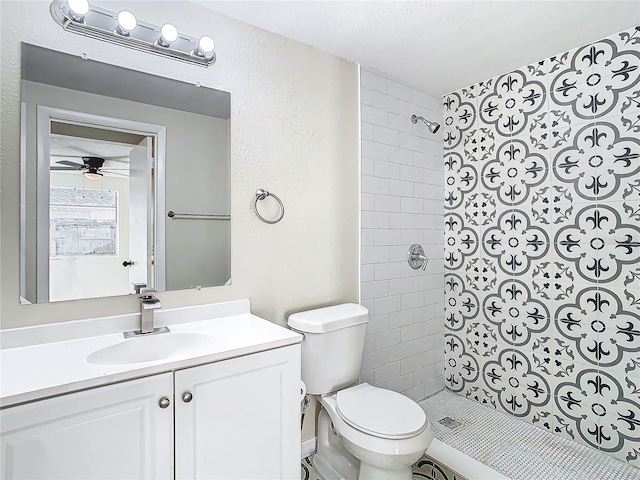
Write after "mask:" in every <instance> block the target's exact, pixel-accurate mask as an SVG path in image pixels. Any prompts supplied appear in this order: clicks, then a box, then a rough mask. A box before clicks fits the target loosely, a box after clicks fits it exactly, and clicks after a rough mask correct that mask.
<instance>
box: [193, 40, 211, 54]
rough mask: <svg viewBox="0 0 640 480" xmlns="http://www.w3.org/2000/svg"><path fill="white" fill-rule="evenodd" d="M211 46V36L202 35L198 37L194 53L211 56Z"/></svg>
mask: <svg viewBox="0 0 640 480" xmlns="http://www.w3.org/2000/svg"><path fill="white" fill-rule="evenodd" d="M213 47H214V45H213V38H211V37H209V36H207V35H204V36H202V37H200V40H198V46H197V47H196V49H195V51H194V53H195V55H198V56H199V57H203V58H211V56H212V55H213V54H214V53H213Z"/></svg>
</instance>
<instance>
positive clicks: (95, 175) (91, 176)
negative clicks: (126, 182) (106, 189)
mask: <svg viewBox="0 0 640 480" xmlns="http://www.w3.org/2000/svg"><path fill="white" fill-rule="evenodd" d="M83 175H84V177H85V178H86V179H87V180H100V179H101V178H102V174H101V173H100V172H98V171H96V170H89V171H87V172H84V173H83Z"/></svg>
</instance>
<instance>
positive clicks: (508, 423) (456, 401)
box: [414, 390, 640, 480]
mask: <svg viewBox="0 0 640 480" xmlns="http://www.w3.org/2000/svg"><path fill="white" fill-rule="evenodd" d="M420 406H421V407H422V408H423V409H424V410H425V412H426V413H427V415H428V416H429V419H430V420H431V423H432V425H433V431H434V435H435V437H436V438H438V439H439V440H441V441H443V442H444V443H446V444H447V445H449V446H451V447H453V448H455V449H457V450H459V451H461V452H463V453H465V454H466V455H468V456H470V457H472V458H475V459H476V460H478V461H480V462H482V463H484V464H485V465H488V466H489V467H491V468H493V469H494V470H496V471H498V472H500V473H502V474H503V475H506V476H507V477H509V478H512V479H514V480H540V479H544V480H604V479H606V480H640V469H639V468H635V467H633V466H631V465H629V464H626V463H624V462H621V461H619V460H616V459H614V458H612V457H610V456H609V455H606V454H604V453H601V452H598V451H596V450H594V449H592V448H589V447H586V446H583V445H580V444H578V443H576V442H573V441H571V440H568V439H565V438H562V437H560V436H558V435H555V434H553V433H550V432H547V431H545V430H542V429H540V428H538V427H536V426H534V425H531V424H529V423H527V422H524V421H522V420H519V419H517V418H514V417H512V416H510V415H507V414H504V413H502V412H499V411H496V410H494V409H492V408H488V407H485V406H483V405H481V404H479V403H478V402H475V401H473V400H469V399H466V398H464V397H461V396H460V395H456V394H454V393H452V392H450V391H447V390H443V391H441V392H439V393H437V394H435V395H433V396H432V397H429V398H427V399H426V400H423V401H422V402H420ZM447 417H448V418H449V419H451V420H453V421H456V422H459V423H460V425H458V426H456V427H454V428H449V427H447V426H445V425H443V424H442V423H441V422H440V420H441V419H443V418H447ZM451 420H448V421H447V422H445V423H451ZM450 467H454V466H450ZM454 468H455V467H454ZM414 474H415V472H414Z"/></svg>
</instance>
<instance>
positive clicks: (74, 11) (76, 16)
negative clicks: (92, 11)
mask: <svg viewBox="0 0 640 480" xmlns="http://www.w3.org/2000/svg"><path fill="white" fill-rule="evenodd" d="M67 7H68V9H69V16H70V17H71V18H72V19H73V20H74V21H75V22H82V21H83V20H84V16H85V15H86V14H87V13H89V2H88V1H87V0H68V1H67Z"/></svg>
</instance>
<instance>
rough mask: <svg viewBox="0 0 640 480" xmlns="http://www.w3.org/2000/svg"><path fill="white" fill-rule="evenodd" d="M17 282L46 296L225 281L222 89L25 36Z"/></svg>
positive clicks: (33, 296) (32, 295) (35, 298)
mask: <svg viewBox="0 0 640 480" xmlns="http://www.w3.org/2000/svg"><path fill="white" fill-rule="evenodd" d="M21 102H22V116H21V127H22V128H21V135H22V152H21V163H22V170H21V183H22V189H21V192H22V193H21V210H22V211H21V219H22V224H21V285H20V287H21V288H20V294H21V301H22V302H23V303H35V302H38V303H43V302H53V301H64V300H74V299H79V298H94V297H105V296H114V295H126V294H130V293H134V291H135V287H136V286H141V285H145V286H148V287H152V288H155V289H156V290H158V291H162V290H175V289H184V288H193V287H198V286H216V285H225V284H229V283H230V271H231V265H230V216H229V207H230V201H229V163H230V162H229V111H230V95H229V94H228V93H227V92H221V91H218V90H214V89H209V88H203V87H196V86H195V85H190V84H186V83H183V82H178V81H175V80H170V79H166V78H161V77H156V76H153V75H148V74H143V73H141V72H135V71H132V70H127V69H123V68H120V67H115V66H112V65H107V64H102V63H99V62H95V61H90V60H83V59H81V58H80V57H74V56H71V55H67V54H63V53H60V52H55V51H51V50H47V49H43V48H40V47H34V46H31V45H26V44H23V46H22V82H21Z"/></svg>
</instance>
